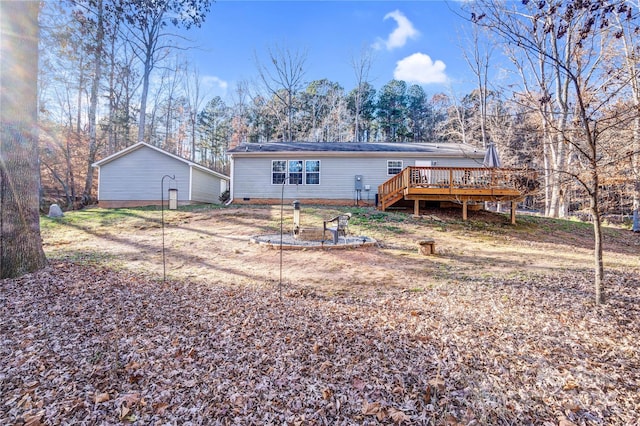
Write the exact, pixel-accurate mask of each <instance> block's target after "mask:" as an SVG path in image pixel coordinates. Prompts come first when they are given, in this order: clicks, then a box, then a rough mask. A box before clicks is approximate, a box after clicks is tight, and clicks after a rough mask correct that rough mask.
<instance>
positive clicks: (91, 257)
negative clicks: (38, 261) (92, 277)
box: [47, 250, 120, 270]
mask: <svg viewBox="0 0 640 426" xmlns="http://www.w3.org/2000/svg"><path fill="white" fill-rule="evenodd" d="M47 257H48V258H49V261H50V262H58V261H71V262H73V263H77V264H80V265H90V266H96V265H107V266H110V267H112V268H113V269H116V270H117V269H120V268H118V265H117V264H118V262H119V261H120V258H118V257H117V256H116V255H114V254H111V253H105V252H102V251H97V250H83V251H66V250H54V251H51V252H49V253H47Z"/></svg>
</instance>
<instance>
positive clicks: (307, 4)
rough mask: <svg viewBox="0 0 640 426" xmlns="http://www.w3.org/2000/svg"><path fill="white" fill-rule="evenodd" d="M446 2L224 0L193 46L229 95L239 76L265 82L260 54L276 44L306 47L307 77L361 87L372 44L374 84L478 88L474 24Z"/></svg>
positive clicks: (210, 78)
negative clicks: (472, 67)
mask: <svg viewBox="0 0 640 426" xmlns="http://www.w3.org/2000/svg"><path fill="white" fill-rule="evenodd" d="M456 8H457V3H456V2H445V1H398V2H395V1H303V0H298V1H268V0H263V1H232V0H218V1H217V2H216V3H214V4H213V5H212V7H211V12H210V14H209V15H208V17H207V19H206V22H205V23H204V24H203V26H202V27H201V28H199V29H193V30H192V31H189V33H188V34H187V35H188V37H190V38H191V39H193V40H194V41H195V44H196V45H198V46H199V49H197V50H191V51H189V52H190V53H189V56H190V58H191V61H192V62H195V64H196V66H197V68H198V69H199V72H200V75H201V76H202V77H203V79H204V80H205V81H206V82H207V86H209V87H210V89H209V92H210V93H211V94H213V95H220V96H222V97H223V98H225V97H226V95H227V94H229V93H230V92H232V91H233V89H234V88H235V86H236V84H237V82H238V81H243V80H244V81H257V76H258V71H257V68H256V64H255V55H257V56H258V58H259V59H260V62H261V63H263V64H267V63H268V61H267V59H268V53H267V51H268V48H270V47H271V48H273V47H274V46H278V47H280V48H282V49H288V50H290V51H300V52H303V51H304V52H306V54H307V59H306V67H305V70H306V72H305V76H304V80H305V81H306V82H310V81H313V80H318V79H322V78H327V79H329V80H331V81H335V82H338V83H340V84H341V85H342V86H343V87H344V88H345V90H346V91H349V90H351V89H353V88H354V87H355V84H356V83H355V75H354V70H353V67H352V65H351V61H352V59H353V58H358V57H359V56H360V54H361V52H362V50H363V49H364V48H371V49H372V52H373V58H374V60H373V64H372V68H371V71H370V74H369V80H370V82H371V83H372V84H373V85H374V87H376V89H379V88H381V87H382V86H383V85H384V84H386V83H388V82H389V81H391V80H392V79H394V78H396V79H400V80H405V81H407V83H409V84H420V85H422V86H423V87H424V88H425V90H426V92H427V93H428V94H434V93H438V92H445V93H451V92H452V91H453V92H457V91H459V90H460V88H462V87H465V86H468V87H472V86H471V85H472V75H471V74H470V71H469V67H468V65H467V64H466V62H465V61H464V58H463V56H462V52H461V48H460V46H461V45H462V43H463V40H464V37H465V36H464V30H463V28H464V27H465V26H466V27H468V24H466V23H465V21H464V20H463V19H461V18H460V17H459V16H457V15H456V14H455V13H454V12H453V11H452V9H456Z"/></svg>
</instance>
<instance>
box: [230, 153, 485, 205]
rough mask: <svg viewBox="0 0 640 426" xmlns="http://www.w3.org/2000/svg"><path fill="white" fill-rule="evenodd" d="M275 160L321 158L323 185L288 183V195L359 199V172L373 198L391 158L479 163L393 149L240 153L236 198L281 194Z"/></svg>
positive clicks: (449, 164) (406, 162)
mask: <svg viewBox="0 0 640 426" xmlns="http://www.w3.org/2000/svg"><path fill="white" fill-rule="evenodd" d="M273 160H320V185H290V184H285V187H284V197H285V198H288V199H289V198H300V199H305V198H313V199H327V200H348V199H355V197H356V191H355V176H356V175H362V183H363V185H369V188H370V189H369V191H365V190H363V191H362V192H361V194H360V197H361V199H362V200H370V201H373V200H374V197H375V194H376V193H377V191H378V185H380V184H382V183H384V182H385V181H387V180H388V179H389V178H390V177H391V176H389V175H387V160H402V162H403V167H407V166H413V165H415V162H416V160H418V161H420V160H422V161H429V160H430V161H436V165H437V166H441V167H478V166H479V164H478V160H477V159H473V158H464V157H459V158H453V157H437V158H431V157H426V156H421V157H416V156H407V155H406V154H402V153H389V154H388V155H386V156H377V157H372V158H358V157H345V158H340V157H327V156H323V155H322V153H300V155H289V154H287V155H279V154H277V153H273V156H272V157H265V158H256V157H242V156H240V157H238V156H235V157H234V159H233V177H232V179H233V198H234V200H237V201H240V200H242V199H244V198H280V197H281V195H282V189H283V188H282V185H273V184H272V183H271V164H272V161H273Z"/></svg>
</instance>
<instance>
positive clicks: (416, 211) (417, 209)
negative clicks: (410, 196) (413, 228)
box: [413, 200, 420, 216]
mask: <svg viewBox="0 0 640 426" xmlns="http://www.w3.org/2000/svg"><path fill="white" fill-rule="evenodd" d="M413 214H414V215H416V216H420V200H413Z"/></svg>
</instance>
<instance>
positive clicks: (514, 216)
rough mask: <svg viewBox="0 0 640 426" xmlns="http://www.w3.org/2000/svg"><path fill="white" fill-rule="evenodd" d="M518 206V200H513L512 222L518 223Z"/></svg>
mask: <svg viewBox="0 0 640 426" xmlns="http://www.w3.org/2000/svg"><path fill="white" fill-rule="evenodd" d="M517 207H518V203H517V202H516V201H511V224H512V225H515V224H516V209H517Z"/></svg>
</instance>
